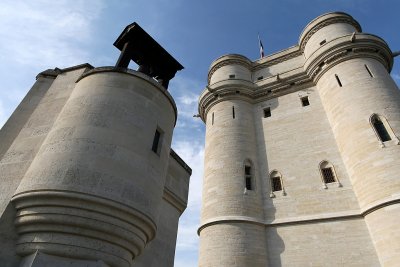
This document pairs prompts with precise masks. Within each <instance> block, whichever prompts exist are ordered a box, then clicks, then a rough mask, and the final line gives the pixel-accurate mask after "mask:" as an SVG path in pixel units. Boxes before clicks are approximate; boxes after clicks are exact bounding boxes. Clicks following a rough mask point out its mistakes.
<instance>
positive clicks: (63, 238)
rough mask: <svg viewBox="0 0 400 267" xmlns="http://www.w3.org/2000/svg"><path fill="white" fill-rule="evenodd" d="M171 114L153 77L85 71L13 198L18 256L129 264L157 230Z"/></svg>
mask: <svg viewBox="0 0 400 267" xmlns="http://www.w3.org/2000/svg"><path fill="white" fill-rule="evenodd" d="M175 121H176V106H175V103H174V101H173V99H172V97H171V96H170V94H169V93H168V92H167V91H166V90H165V88H164V87H163V86H162V85H160V84H159V83H158V82H156V81H154V80H153V79H152V78H151V77H149V76H147V75H144V74H142V73H139V72H136V71H131V70H127V69H121V68H113V67H103V68H96V69H93V70H91V71H90V72H87V73H85V74H83V76H82V77H81V78H80V80H79V81H78V82H77V84H76V85H75V88H74V90H73V92H72V94H71V96H70V97H69V99H68V101H67V102H66V104H65V106H64V107H63V109H62V110H61V112H60V114H59V116H58V118H57V120H56V122H55V124H54V126H53V127H52V130H51V131H50V133H49V134H48V136H47V137H46V139H45V140H44V142H43V144H42V146H41V148H40V150H39V152H38V154H37V156H36V157H35V159H34V161H33V162H32V164H31V166H30V168H29V169H28V171H27V172H26V174H25V176H24V178H23V180H22V182H21V184H20V185H19V187H18V189H17V191H16V193H15V195H14V197H13V202H14V204H15V207H16V209H17V211H18V214H17V219H16V226H17V229H18V232H19V234H20V238H19V244H18V253H19V255H21V256H26V255H29V254H31V253H34V252H35V251H37V250H38V249H40V251H41V252H44V253H49V254H52V255H59V256H65V257H70V258H80V259H91V260H103V261H104V262H106V263H107V264H108V265H110V266H126V267H128V266H131V264H132V260H133V259H134V258H135V257H137V256H138V255H139V254H140V253H141V251H142V249H143V248H144V247H145V246H146V244H148V243H149V242H150V240H152V239H153V238H154V236H155V231H156V228H157V226H156V223H155V222H156V221H157V214H158V210H159V208H160V205H161V201H162V194H163V189H164V184H165V180H164V179H165V177H166V172H167V165H168V159H169V152H170V144H171V138H172V131H173V128H174V124H175ZM144 189H146V191H144ZM82 203H85V204H84V205H82Z"/></svg>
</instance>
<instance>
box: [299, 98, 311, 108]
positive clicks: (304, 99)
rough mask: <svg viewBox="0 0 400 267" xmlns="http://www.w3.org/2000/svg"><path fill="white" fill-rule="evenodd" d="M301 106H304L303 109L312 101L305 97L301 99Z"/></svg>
mask: <svg viewBox="0 0 400 267" xmlns="http://www.w3.org/2000/svg"><path fill="white" fill-rule="evenodd" d="M301 104H302V105H303V107H306V106H309V105H310V101H309V100H308V96H305V97H302V98H301Z"/></svg>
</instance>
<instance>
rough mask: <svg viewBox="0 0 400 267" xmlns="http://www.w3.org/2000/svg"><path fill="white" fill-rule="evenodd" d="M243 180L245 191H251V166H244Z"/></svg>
mask: <svg viewBox="0 0 400 267" xmlns="http://www.w3.org/2000/svg"><path fill="white" fill-rule="evenodd" d="M244 178H245V186H246V189H247V190H253V185H252V177H251V166H249V165H245V166H244Z"/></svg>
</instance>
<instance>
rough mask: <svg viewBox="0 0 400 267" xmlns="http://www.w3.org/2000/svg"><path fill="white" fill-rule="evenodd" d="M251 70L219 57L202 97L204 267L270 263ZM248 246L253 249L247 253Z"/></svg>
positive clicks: (243, 62) (238, 60) (245, 63)
mask: <svg viewBox="0 0 400 267" xmlns="http://www.w3.org/2000/svg"><path fill="white" fill-rule="evenodd" d="M250 67H251V62H250V61H249V60H248V59H247V58H245V57H243V56H240V55H228V56H223V57H221V58H219V59H217V60H216V61H214V63H213V64H212V65H211V69H210V72H209V76H208V77H209V85H208V86H207V88H206V89H205V90H204V92H203V93H202V95H201V96H200V105H199V112H200V115H201V117H202V119H203V120H204V121H205V123H206V140H207V142H206V148H205V168H204V182H203V205H202V215H201V226H200V228H199V231H198V232H199V234H200V238H201V242H200V257H199V259H200V262H199V266H201V267H203V266H204V267H205V266H266V264H267V260H266V253H267V249H266V238H265V228H264V226H263V225H262V221H263V219H264V214H263V204H262V203H263V195H262V181H261V176H260V175H259V168H258V166H257V163H258V160H257V159H258V158H257V144H256V143H257V142H256V137H255V123H254V117H253V104H252V99H251V97H250V94H249V92H250V91H251V90H252V88H253V87H254V84H253V83H252V82H251V68H250ZM226 237H231V238H226ZM222 243H223V244H224V246H221V245H220V244H222ZM248 244H252V248H253V249H252V250H251V251H250V250H249V251H247V252H245V251H246V250H244V248H245V247H247V246H248ZM231 255H236V256H237V257H236V258H233V257H231Z"/></svg>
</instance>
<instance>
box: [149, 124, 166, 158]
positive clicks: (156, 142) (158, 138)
mask: <svg viewBox="0 0 400 267" xmlns="http://www.w3.org/2000/svg"><path fill="white" fill-rule="evenodd" d="M162 136H163V134H162V131H161V130H160V129H156V132H155V133H154V139H153V145H152V147H151V150H153V152H154V153H156V154H158V155H160V152H161V145H162Z"/></svg>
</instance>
